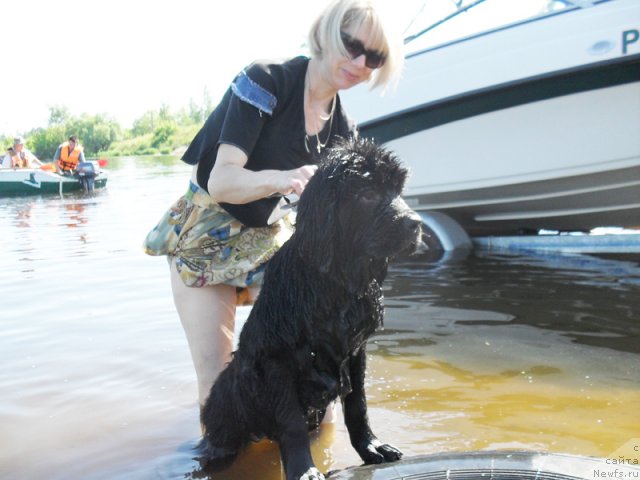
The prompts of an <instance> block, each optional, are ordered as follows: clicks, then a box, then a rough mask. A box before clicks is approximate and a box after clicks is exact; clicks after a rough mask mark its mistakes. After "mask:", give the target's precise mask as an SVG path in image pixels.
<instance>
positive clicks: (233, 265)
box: [144, 182, 293, 287]
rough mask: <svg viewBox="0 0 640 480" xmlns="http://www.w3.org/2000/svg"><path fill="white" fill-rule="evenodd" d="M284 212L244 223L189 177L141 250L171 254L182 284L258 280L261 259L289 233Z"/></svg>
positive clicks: (249, 283) (244, 284)
mask: <svg viewBox="0 0 640 480" xmlns="http://www.w3.org/2000/svg"><path fill="white" fill-rule="evenodd" d="M292 232H293V227H292V226H291V223H290V222H289V221H288V219H287V218H284V219H281V220H279V221H278V222H277V223H274V224H273V225H271V226H269V227H264V228H249V227H246V226H245V225H243V224H242V223H240V222H239V221H238V220H236V219H235V218H233V217H232V216H231V215H229V214H228V213H227V212H226V211H225V210H224V209H223V208H222V207H220V205H218V204H217V203H216V202H214V201H213V200H212V199H211V197H210V196H209V194H208V193H207V192H206V191H205V190H203V189H202V188H200V187H199V186H198V185H196V184H194V183H193V182H189V189H188V190H187V193H185V194H184V195H183V196H182V197H180V198H179V199H178V201H177V202H176V203H174V204H173V205H172V206H171V208H170V209H169V210H168V211H167V212H166V213H165V214H164V215H163V217H162V218H161V219H160V222H158V224H157V225H156V226H155V227H154V228H153V230H151V232H149V234H148V235H147V238H146V239H145V241H144V250H145V253H147V254H149V255H168V256H171V257H175V261H176V267H177V269H178V272H179V273H180V277H181V278H182V280H183V281H184V283H185V285H187V286H189V287H201V286H204V285H216V284H220V283H224V284H227V285H232V286H235V287H249V286H255V285H260V283H261V282H262V276H263V272H264V268H265V266H266V262H267V261H268V260H269V259H270V258H271V257H272V256H273V255H274V254H275V253H276V251H277V250H278V249H279V248H280V247H281V246H282V244H283V243H284V242H285V241H286V240H287V239H288V238H289V237H290V236H291V233H292Z"/></svg>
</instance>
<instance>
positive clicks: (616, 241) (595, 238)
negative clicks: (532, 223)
mask: <svg viewBox="0 0 640 480" xmlns="http://www.w3.org/2000/svg"><path fill="white" fill-rule="evenodd" d="M472 242H473V245H474V247H475V248H480V249H483V250H519V251H536V252H545V251H548V252H563V253H640V231H639V232H637V233H635V232H634V233H620V234H604V235H598V234H584V235H571V234H567V235H531V236H529V235H526V236H507V237H474V238H473V239H472Z"/></svg>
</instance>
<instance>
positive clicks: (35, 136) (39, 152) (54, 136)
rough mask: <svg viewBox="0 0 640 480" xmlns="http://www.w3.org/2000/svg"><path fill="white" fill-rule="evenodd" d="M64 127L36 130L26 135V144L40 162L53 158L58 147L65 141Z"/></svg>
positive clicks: (55, 126)
mask: <svg viewBox="0 0 640 480" xmlns="http://www.w3.org/2000/svg"><path fill="white" fill-rule="evenodd" d="M65 135H66V132H65V128H64V125H61V124H57V125H52V126H50V127H48V128H36V129H35V130H31V132H29V133H28V134H27V143H28V144H29V147H30V149H31V150H32V151H33V153H35V154H36V156H37V157H38V158H40V159H42V160H49V159H52V158H53V154H54V153H55V151H56V148H58V145H60V143H62V141H63V140H64V139H65Z"/></svg>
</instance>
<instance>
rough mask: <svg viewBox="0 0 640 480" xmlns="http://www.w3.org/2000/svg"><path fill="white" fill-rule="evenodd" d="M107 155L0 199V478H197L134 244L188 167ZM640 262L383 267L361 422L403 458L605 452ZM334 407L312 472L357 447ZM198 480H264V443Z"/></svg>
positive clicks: (271, 453)
mask: <svg viewBox="0 0 640 480" xmlns="http://www.w3.org/2000/svg"><path fill="white" fill-rule="evenodd" d="M109 169H110V170H111V172H110V179H109V186H108V187H107V188H106V189H105V190H103V191H100V192H96V195H95V196H92V197H83V196H81V195H68V194H65V195H64V197H63V198H60V197H58V196H57V195H53V196H49V197H46V196H42V197H35V198H28V199H27V198H20V199H4V200H3V202H1V203H0V238H3V239H4V240H5V243H4V244H3V245H4V250H3V253H2V255H0V290H1V291H2V292H3V295H2V303H1V305H0V324H1V326H2V328H1V329H0V342H1V344H2V348H1V349H0V362H1V363H2V365H3V368H2V369H1V370H0V477H1V478H13V479H36V478H46V479H47V480H56V479H64V480H67V479H69V478H82V479H100V480H102V479H109V480H120V479H123V480H124V479H126V480H132V479H133V480H137V479H147V478H154V479H175V480H178V479H184V478H190V477H191V478H195V476H197V475H198V473H197V464H196V462H195V461H194V460H193V459H192V457H193V450H192V448H193V446H194V445H195V444H196V442H197V441H198V440H199V436H200V427H199V424H198V407H197V405H196V387H195V386H196V382H195V375H194V372H193V369H192V366H191V360H190V358H189V352H188V348H187V345H186V341H185V339H184V334H183V332H182V329H181V327H180V323H179V320H178V318H177V315H176V313H175V310H174V307H173V304H172V300H171V291H170V288H169V282H168V279H167V265H166V261H165V260H164V259H163V258H151V257H147V256H145V255H144V254H143V253H142V250H141V242H142V239H143V238H144V235H146V233H147V231H148V229H150V228H151V227H152V226H153V225H154V224H155V222H156V221H157V219H158V218H159V217H160V215H161V214H162V213H163V212H164V210H165V209H166V208H167V206H168V205H169V204H171V203H172V202H173V201H175V199H176V198H177V197H178V196H179V195H181V194H182V193H183V191H184V190H185V188H186V185H187V181H188V178H189V167H188V166H185V165H182V164H180V163H179V162H178V161H177V160H176V159H175V158H173V159H172V158H158V157H148V158H141V159H135V158H131V159H117V160H111V159H110V160H109ZM638 260H639V259H638V258H637V257H631V256H622V257H619V256H606V257H604V256H599V257H595V256H584V255H582V256H577V255H571V256H566V255H559V256H552V255H540V256H536V255H504V254H489V253H482V252H477V253H476V254H474V255H472V256H470V257H468V258H464V259H456V260H455V261H451V262H449V263H439V264H433V263H429V262H427V261H424V260H420V259H412V260H411V261H405V262H403V263H401V264H399V265H396V266H395V267H394V268H393V269H392V270H391V272H390V274H389V276H388V279H387V282H386V284H385V290H384V291H385V303H386V306H387V316H386V322H385V329H384V330H383V331H380V332H378V333H377V334H376V335H375V336H374V337H373V338H372V341H371V342H370V344H369V347H368V353H369V355H368V363H369V369H368V375H367V393H368V404H369V416H370V419H371V423H372V426H373V429H374V431H375V432H376V433H377V434H378V435H379V436H380V438H381V439H382V440H383V441H389V442H391V443H393V444H395V445H396V446H398V447H399V448H401V449H402V450H403V451H404V452H405V454H406V455H417V454H428V453H436V452H444V451H462V450H475V449H491V448H522V449H526V450H541V451H545V452H565V453H574V454H578V455H595V456H607V455H609V454H610V453H612V452H614V451H615V450H616V449H618V448H619V447H620V446H621V445H623V444H624V443H625V442H628V441H629V439H631V438H635V437H637V434H638V432H640V419H639V418H638V415H637V406H638V405H640V342H639V341H638V340H639V338H638V337H639V336H640V326H639V325H638V315H637V312H635V310H637V306H638V305H640V282H639V280H640V267H639V262H638ZM338 418H339V421H338V423H336V424H335V425H334V426H328V427H324V428H323V429H322V431H321V432H320V433H319V434H318V435H317V436H316V437H315V438H314V441H313V447H312V448H313V456H314V459H315V460H316V462H317V464H318V466H319V467H320V469H321V470H323V471H328V470H333V469H341V468H345V467H347V466H350V465H357V464H359V463H360V460H359V458H358V457H357V455H356V454H355V452H354V450H353V448H352V447H351V445H350V443H349V438H348V434H347V432H346V430H345V428H344V425H343V424H342V421H341V416H340V414H338ZM34 452H35V453H34ZM215 478H216V479H232V478H233V479H237V478H242V479H243V480H244V479H246V480H252V479H261V480H278V479H280V478H281V471H280V464H279V457H278V450H277V448H276V446H275V445H274V444H272V443H270V442H261V443H259V444H255V445H252V446H251V447H250V448H249V449H248V451H247V452H245V453H244V454H243V456H242V457H241V458H240V459H239V460H238V461H237V462H236V464H235V465H234V466H233V467H232V469H231V470H228V471H226V472H223V473H221V474H218V475H216V476H215Z"/></svg>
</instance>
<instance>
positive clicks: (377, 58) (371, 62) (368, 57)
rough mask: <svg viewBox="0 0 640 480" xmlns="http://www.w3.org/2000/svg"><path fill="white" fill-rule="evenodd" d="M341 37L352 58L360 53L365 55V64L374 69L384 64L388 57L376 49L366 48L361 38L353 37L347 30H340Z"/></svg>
mask: <svg viewBox="0 0 640 480" xmlns="http://www.w3.org/2000/svg"><path fill="white" fill-rule="evenodd" d="M340 38H342V44H343V45H344V48H345V50H346V51H347V53H348V54H349V56H350V57H351V59H352V60H355V59H356V58H358V57H359V56H360V55H364V58H365V62H364V64H365V65H366V66H367V67H369V68H372V69H373V68H380V67H381V66H382V65H384V61H385V60H386V59H387V57H386V56H385V55H384V54H383V53H381V52H377V51H375V50H367V49H366V48H364V44H363V43H362V42H361V41H360V40H358V39H357V38H353V37H352V36H351V35H349V34H347V33H345V32H340Z"/></svg>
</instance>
